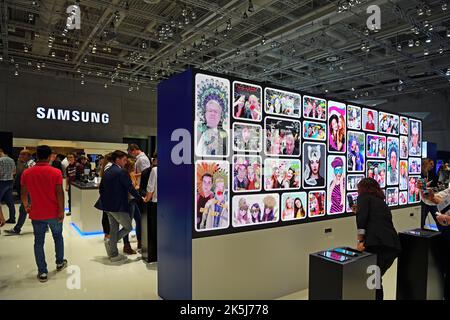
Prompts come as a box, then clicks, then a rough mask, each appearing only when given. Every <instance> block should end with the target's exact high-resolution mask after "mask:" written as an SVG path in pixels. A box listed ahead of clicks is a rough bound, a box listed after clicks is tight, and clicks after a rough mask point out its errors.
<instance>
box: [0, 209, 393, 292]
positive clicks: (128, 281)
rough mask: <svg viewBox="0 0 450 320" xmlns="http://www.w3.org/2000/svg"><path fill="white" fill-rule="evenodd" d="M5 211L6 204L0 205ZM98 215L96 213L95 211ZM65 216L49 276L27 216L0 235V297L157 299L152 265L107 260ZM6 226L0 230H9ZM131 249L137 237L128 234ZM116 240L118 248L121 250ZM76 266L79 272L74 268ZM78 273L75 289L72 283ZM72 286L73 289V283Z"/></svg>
mask: <svg viewBox="0 0 450 320" xmlns="http://www.w3.org/2000/svg"><path fill="white" fill-rule="evenodd" d="M3 208H4V210H3V212H5V210H6V212H5V213H6V216H8V212H7V211H8V210H7V208H5V207H3ZM99 219H101V216H100V215H99ZM69 224H70V217H66V219H65V220H64V242H65V243H64V248H65V255H66V259H68V261H69V265H70V266H71V267H69V268H68V269H66V270H64V271H62V272H59V273H56V271H55V268H56V266H55V263H54V245H53V240H52V237H51V234H50V233H48V234H47V237H46V245H45V248H46V260H47V264H48V269H49V272H50V273H49V280H48V282H46V283H40V282H39V281H38V280H37V279H36V273H37V268H36V264H35V261H34V253H33V239H34V237H33V232H32V226H31V221H30V220H27V221H26V224H25V226H24V228H23V231H22V235H21V236H6V235H5V233H4V232H3V231H2V235H0V266H1V267H0V300H1V299H37V300H39V299H62V300H77V299H94V300H103V299H129V300H154V299H160V298H159V297H158V294H157V270H156V269H157V265H156V264H145V263H144V262H143V261H142V260H141V259H140V255H139V254H138V255H132V256H128V261H127V262H126V263H122V264H118V263H111V262H110V261H109V260H108V259H107V258H106V254H105V248H104V246H103V237H102V236H88V237H80V235H79V234H78V233H77V232H76V231H75V230H74V229H73V228H72V227H71V226H70V225H69ZM12 226H13V225H10V224H8V225H6V226H5V227H3V228H2V230H5V229H10V228H12ZM130 240H131V243H132V244H131V245H132V247H133V248H136V240H135V239H134V238H133V237H130ZM122 246H123V245H122V244H121V243H119V249H120V250H121V249H122ZM78 270H79V272H78ZM396 272H397V264H396V263H394V265H393V266H392V267H391V269H390V270H389V271H388V272H387V273H386V275H385V276H384V277H383V283H384V288H385V299H386V300H393V299H395V286H396V283H395V279H396ZM77 274H80V277H79V280H80V288H79V289H78V288H76V285H77V280H78V278H77ZM74 287H75V288H74ZM279 299H280V300H307V299H308V290H303V291H299V292H296V293H293V294H290V295H287V296H284V297H280V298H279Z"/></svg>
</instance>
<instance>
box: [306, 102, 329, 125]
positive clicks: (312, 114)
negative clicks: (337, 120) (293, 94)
mask: <svg viewBox="0 0 450 320" xmlns="http://www.w3.org/2000/svg"><path fill="white" fill-rule="evenodd" d="M303 118H305V119H311V120H317V121H327V100H325V99H320V98H315V97H311V96H303Z"/></svg>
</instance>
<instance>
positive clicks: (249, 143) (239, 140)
mask: <svg viewBox="0 0 450 320" xmlns="http://www.w3.org/2000/svg"><path fill="white" fill-rule="evenodd" d="M262 132H263V131H262V127H261V126H260V125H257V124H249V123H240V122H235V123H233V150H234V151H237V152H261V151H262V135H263V133H262Z"/></svg>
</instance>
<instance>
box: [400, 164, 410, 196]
mask: <svg viewBox="0 0 450 320" xmlns="http://www.w3.org/2000/svg"><path fill="white" fill-rule="evenodd" d="M408 176H409V172H408V160H400V183H399V187H400V190H408Z"/></svg>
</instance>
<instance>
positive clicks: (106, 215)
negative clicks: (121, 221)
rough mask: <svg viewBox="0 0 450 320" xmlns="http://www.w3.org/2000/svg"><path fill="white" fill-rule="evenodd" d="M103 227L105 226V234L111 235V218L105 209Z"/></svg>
mask: <svg viewBox="0 0 450 320" xmlns="http://www.w3.org/2000/svg"><path fill="white" fill-rule="evenodd" d="M102 228H103V233H104V234H105V235H109V231H110V226H109V219H108V214H107V213H106V212H105V211H103V215H102Z"/></svg>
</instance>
